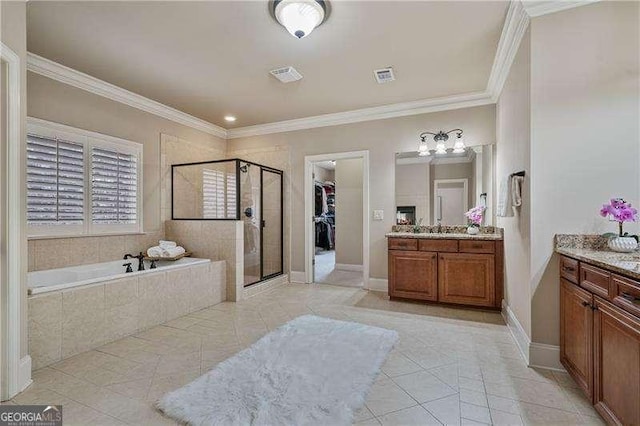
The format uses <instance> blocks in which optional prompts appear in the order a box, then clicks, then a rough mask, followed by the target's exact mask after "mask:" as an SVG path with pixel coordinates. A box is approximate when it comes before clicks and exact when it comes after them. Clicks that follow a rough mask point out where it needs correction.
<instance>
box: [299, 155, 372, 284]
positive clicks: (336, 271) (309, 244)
mask: <svg viewBox="0 0 640 426" xmlns="http://www.w3.org/2000/svg"><path fill="white" fill-rule="evenodd" d="M368 167H369V164H368V152H365V151H363V152H355V153H336V154H326V155H319V156H307V157H305V215H306V217H308V218H310V220H309V221H308V222H307V224H306V227H305V282H307V283H322V284H334V285H343V286H351V287H363V286H366V285H367V282H368V275H369V247H368V239H369V231H368V227H369V221H368V203H369V194H368V190H369V189H368Z"/></svg>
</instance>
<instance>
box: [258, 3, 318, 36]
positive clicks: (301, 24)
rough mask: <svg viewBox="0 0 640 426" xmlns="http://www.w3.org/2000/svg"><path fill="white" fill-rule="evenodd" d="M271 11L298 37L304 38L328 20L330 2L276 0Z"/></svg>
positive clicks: (271, 4)
mask: <svg viewBox="0 0 640 426" xmlns="http://www.w3.org/2000/svg"><path fill="white" fill-rule="evenodd" d="M269 8H270V12H271V14H272V15H273V17H274V18H275V20H276V21H278V23H279V24H280V25H282V26H283V27H285V28H286V29H287V31H289V33H290V34H291V35H292V36H294V37H296V38H303V37H306V36H308V35H309V34H311V32H312V31H313V30H314V29H315V28H317V27H318V26H320V25H321V24H322V23H323V22H324V21H326V19H327V17H328V16H329V9H328V2H327V1H323V0H275V1H273V2H271V3H270V6H269Z"/></svg>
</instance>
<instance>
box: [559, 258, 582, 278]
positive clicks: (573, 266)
mask: <svg viewBox="0 0 640 426" xmlns="http://www.w3.org/2000/svg"><path fill="white" fill-rule="evenodd" d="M578 265H579V263H578V261H577V260H574V259H571V258H569V257H564V256H561V257H560V276H561V277H562V278H564V279H565V280H567V281H571V282H572V283H575V284H578V283H579V282H580V279H579V278H580V276H579V274H578V269H579V267H578Z"/></svg>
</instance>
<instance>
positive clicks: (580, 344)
mask: <svg viewBox="0 0 640 426" xmlns="http://www.w3.org/2000/svg"><path fill="white" fill-rule="evenodd" d="M592 306H593V296H592V295H591V293H589V292H588V291H586V290H583V289H581V288H580V287H578V286H577V285H575V284H571V283H570V282H569V281H567V280H566V279H564V278H561V279H560V361H561V362H562V365H564V366H565V368H566V369H567V371H569V372H570V373H571V375H572V376H573V378H574V379H575V381H576V383H577V384H578V386H580V387H581V388H582V390H583V391H584V393H585V394H586V395H587V397H588V398H589V399H590V400H592V399H593V309H592Z"/></svg>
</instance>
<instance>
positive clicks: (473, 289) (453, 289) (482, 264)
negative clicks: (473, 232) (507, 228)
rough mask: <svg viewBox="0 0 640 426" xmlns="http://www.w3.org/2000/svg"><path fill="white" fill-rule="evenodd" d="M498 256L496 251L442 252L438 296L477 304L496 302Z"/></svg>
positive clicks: (487, 304)
mask: <svg viewBox="0 0 640 426" xmlns="http://www.w3.org/2000/svg"><path fill="white" fill-rule="evenodd" d="M495 273H496V271H495V256H494V255H492V254H471V253H440V255H439V258H438V300H439V301H440V302H445V303H458V304H463V305H475V306H494V305H495V302H496V282H495V281H496V280H495Z"/></svg>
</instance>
